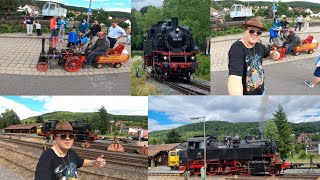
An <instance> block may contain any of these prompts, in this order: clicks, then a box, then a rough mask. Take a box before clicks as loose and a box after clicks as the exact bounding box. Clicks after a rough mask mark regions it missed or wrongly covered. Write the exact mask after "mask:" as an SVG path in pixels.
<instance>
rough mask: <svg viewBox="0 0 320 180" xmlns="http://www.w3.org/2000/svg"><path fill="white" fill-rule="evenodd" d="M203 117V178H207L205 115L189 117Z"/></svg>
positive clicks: (194, 118)
mask: <svg viewBox="0 0 320 180" xmlns="http://www.w3.org/2000/svg"><path fill="white" fill-rule="evenodd" d="M201 118H202V119H203V161H204V180H205V179H207V150H206V147H207V143H206V117H205V116H200V117H193V118H190V119H192V120H196V119H201Z"/></svg>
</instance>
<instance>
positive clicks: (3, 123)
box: [0, 109, 21, 129]
mask: <svg viewBox="0 0 320 180" xmlns="http://www.w3.org/2000/svg"><path fill="white" fill-rule="evenodd" d="M13 124H21V121H20V118H19V116H18V115H17V113H16V112H14V111H13V109H6V110H5V112H3V113H1V116H0V129H3V128H6V127H8V126H11V125H13Z"/></svg>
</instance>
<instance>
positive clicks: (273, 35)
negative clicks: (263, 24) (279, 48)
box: [269, 25, 279, 44]
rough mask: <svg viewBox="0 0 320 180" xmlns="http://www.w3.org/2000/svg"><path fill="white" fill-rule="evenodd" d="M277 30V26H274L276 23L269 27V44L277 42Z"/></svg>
mask: <svg viewBox="0 0 320 180" xmlns="http://www.w3.org/2000/svg"><path fill="white" fill-rule="evenodd" d="M278 30H279V27H278V26H276V25H273V26H272V27H271V28H270V29H269V33H270V39H269V43H270V44H279V34H278Z"/></svg>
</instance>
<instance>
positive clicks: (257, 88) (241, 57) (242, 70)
mask: <svg viewBox="0 0 320 180" xmlns="http://www.w3.org/2000/svg"><path fill="white" fill-rule="evenodd" d="M269 53H270V50H269V49H268V48H267V47H265V46H264V45H262V44H261V43H256V44H255V46H254V47H253V48H250V49H248V48H247V47H246V46H245V45H244V44H243V43H242V42H241V41H236V42H235V43H233V45H232V46H231V48H230V50H229V54H228V55H229V65H228V67H229V75H236V76H241V77H242V85H243V95H262V94H263V92H264V70H263V67H262V59H263V58H266V57H268V56H269Z"/></svg>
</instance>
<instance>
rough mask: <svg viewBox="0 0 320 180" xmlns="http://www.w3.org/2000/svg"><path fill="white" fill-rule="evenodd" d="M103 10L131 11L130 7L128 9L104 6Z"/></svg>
mask: <svg viewBox="0 0 320 180" xmlns="http://www.w3.org/2000/svg"><path fill="white" fill-rule="evenodd" d="M104 10H106V11H120V12H127V13H131V9H130V8H104Z"/></svg>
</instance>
